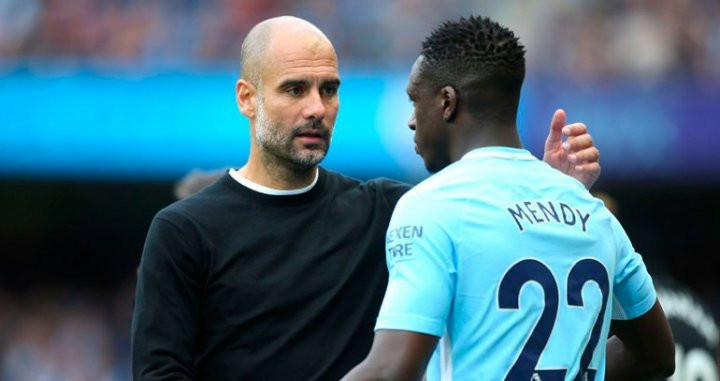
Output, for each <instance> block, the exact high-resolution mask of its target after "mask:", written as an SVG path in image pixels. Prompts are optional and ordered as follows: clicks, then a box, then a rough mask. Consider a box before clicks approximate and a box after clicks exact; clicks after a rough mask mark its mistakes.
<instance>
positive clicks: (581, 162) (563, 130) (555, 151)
mask: <svg viewBox="0 0 720 381" xmlns="http://www.w3.org/2000/svg"><path fill="white" fill-rule="evenodd" d="M566 123H567V116H566V115H565V111H563V110H557V111H555V114H553V117H552V120H551V121H550V133H549V134H548V137H547V140H546V141H545V154H544V155H543V160H544V161H545V162H546V163H548V164H550V165H551V166H552V167H553V168H555V169H557V170H559V171H562V172H563V173H565V174H566V175H568V176H571V177H574V178H575V179H577V180H578V181H580V182H581V183H583V185H585V188H587V189H590V187H592V185H593V184H595V181H597V179H598V178H599V177H600V170H601V168H600V161H599V160H600V151H599V150H598V149H597V147H595V146H594V145H593V140H592V136H590V134H588V132H587V127H586V126H585V124H583V123H573V124H569V125H566ZM563 137H567V139H566V140H565V141H563Z"/></svg>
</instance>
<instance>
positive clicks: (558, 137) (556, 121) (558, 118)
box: [545, 109, 567, 150]
mask: <svg viewBox="0 0 720 381" xmlns="http://www.w3.org/2000/svg"><path fill="white" fill-rule="evenodd" d="M566 122H567V115H565V111H564V110H563V109H557V110H555V113H554V114H553V117H552V120H551V121H550V133H549V134H548V137H547V140H546V141H545V150H547V149H552V148H553V147H555V146H556V145H558V144H560V143H561V142H562V138H563V134H562V129H563V126H564V125H565V123H566Z"/></svg>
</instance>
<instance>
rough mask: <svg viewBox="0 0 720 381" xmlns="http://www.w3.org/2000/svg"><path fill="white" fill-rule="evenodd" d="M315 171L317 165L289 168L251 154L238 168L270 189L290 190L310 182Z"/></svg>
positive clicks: (252, 179) (249, 177) (246, 176)
mask: <svg viewBox="0 0 720 381" xmlns="http://www.w3.org/2000/svg"><path fill="white" fill-rule="evenodd" d="M317 171H318V168H317V166H313V167H311V168H308V169H304V170H298V169H297V168H289V167H287V166H283V165H280V164H278V163H275V162H270V160H262V159H260V158H257V157H253V155H251V156H250V158H249V159H248V162H247V163H246V164H245V166H243V167H242V168H240V169H239V171H238V172H240V174H241V175H242V176H243V177H245V178H246V179H248V180H250V181H252V182H254V183H256V184H260V185H262V186H265V187H268V188H272V189H278V190H291V189H300V188H304V187H306V186H308V185H310V184H312V182H313V181H314V180H315V177H316V176H317Z"/></svg>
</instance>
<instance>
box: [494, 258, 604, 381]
mask: <svg viewBox="0 0 720 381" xmlns="http://www.w3.org/2000/svg"><path fill="white" fill-rule="evenodd" d="M531 281H535V282H537V283H538V284H539V285H540V287H542V289H543V294H544V295H545V305H544V307H543V311H542V314H541V315H540V319H539V320H538V322H537V324H536V325H535V328H534V329H533V330H532V332H531V333H530V337H529V338H528V340H527V341H526V342H525V346H524V347H523V349H522V352H521V353H520V355H519V356H518V358H517V360H516V361H515V363H514V364H513V365H512V367H511V368H510V370H509V371H508V373H507V376H506V377H505V380H507V381H515V380H523V381H528V380H535V378H533V377H534V375H535V374H537V375H538V376H540V378H541V379H542V380H543V381H548V380H549V381H554V380H564V379H565V373H567V370H566V369H553V370H539V369H537V370H536V369H535V367H536V366H537V363H538V359H539V358H540V354H541V353H542V352H543V351H544V350H545V346H546V345H547V342H548V340H549V339H550V334H551V333H552V330H553V327H554V325H555V319H556V317H557V312H558V305H559V302H560V297H559V293H560V292H559V291H558V285H557V281H556V280H555V276H554V275H553V273H552V271H550V269H549V268H548V267H547V266H546V265H545V264H543V263H542V262H540V261H538V260H536V259H524V260H522V261H520V262H517V263H515V264H514V265H513V266H512V267H511V268H510V269H509V270H508V271H507V272H506V273H505V275H504V276H503V278H502V280H501V281H500V287H499V289H498V306H499V307H500V308H501V309H514V310H517V309H519V308H520V307H519V302H520V290H521V289H522V287H523V286H524V285H525V283H528V282H531ZM589 281H594V282H596V283H597V285H598V286H599V287H600V292H601V293H602V306H601V308H600V312H599V313H598V316H597V319H596V320H595V325H594V326H593V329H592V333H591V335H590V340H588V343H587V345H585V349H584V350H583V353H582V357H581V358H580V370H579V372H578V374H577V375H576V376H575V378H574V380H575V381H580V380H588V381H592V380H594V379H595V370H592V369H588V367H589V366H590V360H591V359H592V355H593V353H594V352H595V347H596V346H597V343H598V339H599V337H600V331H601V330H602V325H603V320H604V316H605V307H606V305H607V300H608V294H609V290H610V286H609V281H608V273H607V270H606V269H605V266H603V264H602V263H600V262H599V261H597V260H595V259H591V258H586V259H582V260H580V261H578V262H577V263H575V265H574V266H573V267H572V268H571V269H570V273H569V274H568V278H567V304H568V305H569V306H575V307H582V306H583V305H584V303H583V298H582V289H583V287H584V286H585V283H587V282H589ZM585 377H587V378H585Z"/></svg>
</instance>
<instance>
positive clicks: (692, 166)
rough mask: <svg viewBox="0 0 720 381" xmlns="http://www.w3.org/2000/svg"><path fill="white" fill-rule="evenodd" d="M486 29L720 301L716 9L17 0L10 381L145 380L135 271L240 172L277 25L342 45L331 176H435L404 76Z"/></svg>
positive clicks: (627, 220) (651, 242)
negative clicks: (242, 62)
mask: <svg viewBox="0 0 720 381" xmlns="http://www.w3.org/2000/svg"><path fill="white" fill-rule="evenodd" d="M470 13H475V14H482V15H487V16H490V17H492V18H494V19H495V20H497V21H499V22H501V23H503V24H505V25H507V26H509V27H510V28H511V29H513V30H515V31H517V32H518V34H519V35H520V38H521V41H522V42H523V43H524V44H525V45H526V47H527V50H528V55H527V59H528V74H527V80H526V84H525V87H524V90H523V99H522V104H521V112H520V115H521V117H520V129H521V133H522V136H523V140H524V142H525V144H526V146H527V147H528V148H529V149H530V150H531V151H533V152H534V153H535V154H536V155H541V154H542V144H543V140H544V138H545V136H546V132H547V127H548V123H549V120H550V117H551V115H552V112H553V111H554V110H555V109H556V108H558V107H562V108H564V109H565V110H566V111H567V112H568V116H569V119H570V120H571V121H583V122H585V123H586V124H587V125H588V126H589V127H590V129H591V133H592V134H593V136H594V137H595V140H596V144H597V146H598V147H599V148H600V150H601V152H602V165H603V168H604V171H603V175H602V179H601V180H600V182H599V183H598V185H597V187H596V189H597V190H602V191H605V192H607V193H608V194H610V195H612V197H613V198H614V199H615V201H616V202H617V204H618V205H619V206H620V219H621V221H622V222H623V224H624V225H625V226H626V229H627V230H628V233H629V235H630V237H631V238H632V239H633V241H634V243H635V246H636V248H637V250H638V251H640V252H641V253H643V254H644V256H645V258H647V259H648V260H649V261H650V262H652V267H653V268H655V269H657V271H665V272H667V273H668V274H670V275H672V276H674V277H675V278H677V279H680V280H681V281H682V282H683V283H685V284H687V285H688V286H689V287H690V288H692V289H693V290H695V291H696V292H697V293H698V295H700V297H701V298H702V299H703V300H704V301H705V302H706V303H708V304H709V305H710V306H712V307H713V308H717V306H718V305H719V304H720V292H719V291H720V280H718V279H719V278H718V269H719V268H720V267H718V265H717V262H718V261H717V257H716V255H718V254H719V253H718V247H720V234H718V233H717V231H718V228H720V222H718V221H719V216H718V215H719V214H720V130H719V129H718V127H719V122H718V121H719V120H720V2H718V1H717V0H607V1H592V0H552V1H549V0H546V1H520V0H512V1H509V0H487V1H470V0H395V1H384V0H365V1H362V2H361V3H358V2H356V1H351V0H335V1H323V0H268V1H250V0H205V1H200V0H154V1H141V0H70V1H61V0H0V213H1V216H2V218H0V379H1V380H126V379H129V378H130V376H129V338H128V332H129V316H130V311H131V308H132V295H133V287H134V282H135V279H134V271H135V267H136V266H137V264H138V261H139V257H140V253H141V250H142V244H143V240H144V235H145V232H146V229H147V227H148V225H149V223H150V219H151V218H152V216H153V214H154V213H155V212H156V211H157V210H159V209H160V208H161V207H163V206H165V205H167V204H169V203H170V202H172V201H173V193H172V187H173V183H174V182H175V181H177V180H178V179H179V178H180V177H182V176H183V175H184V174H186V173H187V172H189V171H191V170H193V169H205V170H209V169H215V168H222V167H230V166H240V165H242V164H243V163H244V160H245V158H246V155H247V150H248V134H247V123H246V121H245V120H244V119H243V118H242V117H241V115H240V114H239V112H238V111H237V109H236V106H235V103H234V96H233V90H234V81H235V80H236V78H237V76H238V70H239V65H238V62H239V52H240V44H241V42H242V38H243V37H244V35H245V33H246V32H247V31H248V30H249V28H250V27H252V26H253V25H254V24H255V23H257V22H258V21H260V20H262V19H265V18H267V17H272V16H277V15H283V14H290V15H296V16H299V17H303V18H306V19H307V20H309V21H311V22H313V23H315V24H316V25H318V27H320V29H322V30H323V31H325V32H326V34H327V35H328V36H329V37H330V39H331V40H332V41H333V42H334V44H335V47H336V49H337V52H338V56H339V58H340V63H341V76H342V78H343V85H342V87H341V91H340V96H341V103H342V107H341V112H340V116H339V119H338V122H337V125H336V132H335V137H334V140H333V146H332V148H331V150H330V154H329V156H328V158H327V159H326V161H325V166H326V167H328V168H331V169H335V170H339V171H341V172H344V173H346V174H349V175H353V176H356V177H359V178H370V177H377V176H387V177H393V178H397V179H401V180H405V181H409V182H417V181H420V180H422V179H423V178H424V177H425V176H427V174H426V172H425V171H424V170H423V168H422V166H421V164H420V160H419V159H418V158H417V157H416V155H415V153H414V151H413V149H412V144H411V133H410V131H409V130H408V129H407V128H406V120H407V118H408V116H409V114H410V109H411V107H410V104H409V102H408V101H407V97H406V95H405V92H404V89H405V80H406V75H407V73H408V71H409V68H410V66H411V64H412V63H413V61H414V59H415V57H416V56H417V53H418V52H419V44H420V41H421V39H422V38H423V37H424V36H425V35H426V34H427V33H428V32H429V31H430V30H431V28H432V27H433V26H435V25H437V24H438V23H439V22H440V21H442V20H444V19H447V18H451V17H456V16H459V15H468V14H470Z"/></svg>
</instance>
